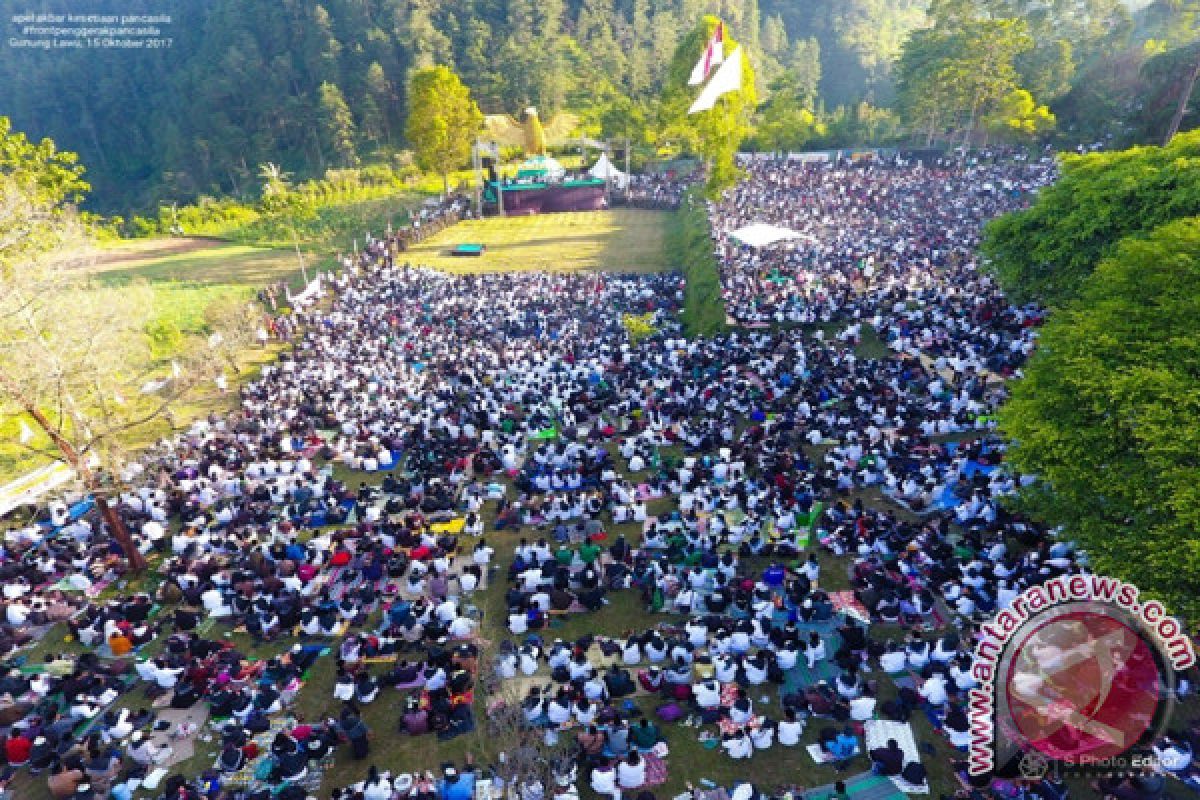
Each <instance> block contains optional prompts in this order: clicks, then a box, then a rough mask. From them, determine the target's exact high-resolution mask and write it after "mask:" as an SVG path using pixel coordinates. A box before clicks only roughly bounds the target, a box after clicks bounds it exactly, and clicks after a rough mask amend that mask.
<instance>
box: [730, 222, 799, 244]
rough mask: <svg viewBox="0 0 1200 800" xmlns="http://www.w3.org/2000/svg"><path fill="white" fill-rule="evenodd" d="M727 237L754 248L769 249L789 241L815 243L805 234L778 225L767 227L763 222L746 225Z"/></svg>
mask: <svg viewBox="0 0 1200 800" xmlns="http://www.w3.org/2000/svg"><path fill="white" fill-rule="evenodd" d="M729 235H730V236H731V237H733V238H734V239H737V240H738V241H739V242H741V243H742V244H744V245H749V246H750V247H754V248H759V247H770V246H771V245H773V244H777V243H779V242H784V241H788V240H790V239H803V240H805V241H807V242H815V241H816V239H814V238H813V237H812V236H809V235H808V234H807V233H800V232H799V231H794V230H792V229H791V228H781V227H779V226H778V225H768V224H767V223H765V222H755V223H754V224H753V225H746V226H745V227H743V228H738V229H737V230H736V231H732V232H730V234H729Z"/></svg>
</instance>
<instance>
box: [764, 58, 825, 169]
mask: <svg viewBox="0 0 1200 800" xmlns="http://www.w3.org/2000/svg"><path fill="white" fill-rule="evenodd" d="M789 77H790V75H789V74H788V73H784V75H783V76H782V77H781V78H780V79H779V80H777V81H775V82H774V83H773V84H771V99H770V101H768V102H767V103H766V104H765V105H763V106H762V107H761V108H760V109H759V117H758V125H757V128H756V132H755V143H756V144H757V145H758V147H759V148H760V149H763V150H771V151H776V150H781V151H782V150H800V149H802V148H803V147H804V146H805V145H807V144H808V143H809V142H811V141H813V140H814V139H817V138H820V137H821V136H824V135H825V133H826V127H825V124H824V123H823V122H821V121H820V120H818V119H817V116H816V114H814V113H813V110H812V109H811V108H810V107H808V106H807V105H806V103H805V101H804V98H803V97H802V96H801V94H800V91H799V90H798V89H797V88H796V86H795V84H794V83H793V82H792V81H791V80H789Z"/></svg>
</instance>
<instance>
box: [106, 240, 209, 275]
mask: <svg viewBox="0 0 1200 800" xmlns="http://www.w3.org/2000/svg"><path fill="white" fill-rule="evenodd" d="M226 244H229V242H226V241H223V240H221V239H207V238H201V237H199V236H178V237H173V238H170V239H149V240H145V241H140V242H139V241H134V242H130V243H129V244H122V245H120V246H118V247H114V248H112V249H101V250H98V251H97V252H96V260H95V262H94V263H93V266H96V267H101V266H103V267H112V266H120V265H122V264H126V263H130V262H138V261H150V260H153V259H156V258H164V257H166V256H174V255H182V254H185V253H191V252H194V251H196V250H207V249H208V248H210V247H221V246H222V245H226Z"/></svg>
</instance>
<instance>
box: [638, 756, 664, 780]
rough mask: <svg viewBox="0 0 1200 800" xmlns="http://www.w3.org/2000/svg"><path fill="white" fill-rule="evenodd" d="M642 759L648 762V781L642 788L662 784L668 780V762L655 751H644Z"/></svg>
mask: <svg viewBox="0 0 1200 800" xmlns="http://www.w3.org/2000/svg"><path fill="white" fill-rule="evenodd" d="M642 760H643V761H645V762H646V782H645V783H643V784H642V788H643V789H644V788H647V787H650V786H662V785H663V784H664V783H666V782H667V762H666V761H664V760H663V759H661V758H659V757H658V756H657V755H655V754H654V753H643V754H642Z"/></svg>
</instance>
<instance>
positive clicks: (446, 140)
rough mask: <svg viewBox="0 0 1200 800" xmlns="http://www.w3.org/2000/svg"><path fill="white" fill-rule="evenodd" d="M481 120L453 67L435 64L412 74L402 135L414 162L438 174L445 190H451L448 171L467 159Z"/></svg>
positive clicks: (467, 91) (477, 107)
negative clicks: (409, 148)
mask: <svg viewBox="0 0 1200 800" xmlns="http://www.w3.org/2000/svg"><path fill="white" fill-rule="evenodd" d="M482 123H483V114H481V113H480V111H479V106H477V105H475V101H474V100H472V99H471V90H470V89H468V88H467V87H466V86H464V85H463V82H462V81H461V80H460V79H459V77H458V76H457V75H456V74H454V72H453V71H452V70H450V69H449V68H447V67H443V66H437V67H429V68H427V69H422V70H419V71H417V72H415V73H413V76H412V79H411V80H410V81H409V88H408V125H407V128H406V129H405V135H406V136H407V137H408V141H409V143H410V144H412V146H413V150H414V151H415V155H416V161H417V165H418V166H420V167H421V168H422V169H425V170H429V171H432V172H436V173H438V174H439V175H441V176H442V177H443V182H444V183H445V188H446V191H449V190H450V180H449V177H448V176H449V174H450V172H451V170H453V169H455V168H456V167H461V166H463V165H464V164H466V162H467V160H468V159H469V158H470V156H471V145H472V144H473V143H474V141H475V135H476V134H477V133H478V132H479V128H480V125H482Z"/></svg>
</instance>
